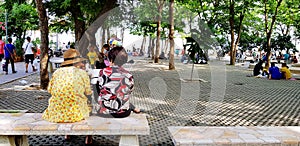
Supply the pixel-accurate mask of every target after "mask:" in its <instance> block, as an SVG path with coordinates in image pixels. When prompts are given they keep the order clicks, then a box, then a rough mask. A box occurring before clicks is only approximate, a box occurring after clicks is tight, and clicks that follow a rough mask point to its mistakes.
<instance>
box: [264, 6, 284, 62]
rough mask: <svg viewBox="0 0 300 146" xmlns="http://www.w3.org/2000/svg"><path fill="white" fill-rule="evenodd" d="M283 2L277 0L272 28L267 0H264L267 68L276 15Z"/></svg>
mask: <svg viewBox="0 0 300 146" xmlns="http://www.w3.org/2000/svg"><path fill="white" fill-rule="evenodd" d="M281 2H282V0H278V1H277V6H276V9H275V13H274V15H273V16H272V22H271V25H270V28H268V17H267V0H264V5H265V10H264V13H265V32H266V35H267V50H266V52H267V54H266V57H267V63H266V65H265V67H266V68H269V67H270V59H271V37H272V31H273V27H274V24H275V21H276V16H277V13H278V8H279V6H280V5H281Z"/></svg>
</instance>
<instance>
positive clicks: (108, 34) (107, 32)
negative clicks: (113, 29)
mask: <svg viewBox="0 0 300 146" xmlns="http://www.w3.org/2000/svg"><path fill="white" fill-rule="evenodd" d="M106 36H107V44H109V39H110V31H109V26H107V28H106Z"/></svg>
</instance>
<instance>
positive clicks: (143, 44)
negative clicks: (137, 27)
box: [140, 36, 146, 52]
mask: <svg viewBox="0 0 300 146" xmlns="http://www.w3.org/2000/svg"><path fill="white" fill-rule="evenodd" d="M145 43H146V36H143V41H142V45H141V48H140V52H141V51H143V52H144V50H143V49H144V46H145Z"/></svg>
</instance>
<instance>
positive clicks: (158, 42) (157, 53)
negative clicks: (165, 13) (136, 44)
mask: <svg viewBox="0 0 300 146" xmlns="http://www.w3.org/2000/svg"><path fill="white" fill-rule="evenodd" d="M156 4H157V7H158V18H157V32H156V37H157V38H156V51H155V57H154V63H158V60H159V53H160V30H161V13H162V9H163V4H164V1H161V0H156Z"/></svg>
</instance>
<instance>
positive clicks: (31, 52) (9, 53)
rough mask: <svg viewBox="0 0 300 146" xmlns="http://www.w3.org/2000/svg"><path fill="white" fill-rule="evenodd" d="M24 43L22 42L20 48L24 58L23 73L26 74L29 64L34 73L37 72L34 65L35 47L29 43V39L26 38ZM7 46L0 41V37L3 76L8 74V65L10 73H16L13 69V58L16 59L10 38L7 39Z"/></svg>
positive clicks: (0, 60)
mask: <svg viewBox="0 0 300 146" xmlns="http://www.w3.org/2000/svg"><path fill="white" fill-rule="evenodd" d="M26 40H27V41H26V42H24V44H23V46H22V48H23V53H24V58H25V73H28V65H29V62H30V63H31V66H32V70H33V71H34V72H35V71H37V67H35V65H34V63H33V62H34V59H35V53H36V51H35V47H34V45H33V44H32V43H31V38H30V37H27V38H26ZM7 42H8V43H7V44H5V42H4V41H3V40H2V37H1V36H0V62H3V66H2V70H3V71H4V72H5V74H6V75H7V74H8V64H9V63H10V64H11V70H12V73H13V74H15V73H17V71H16V69H15V58H16V47H15V46H14V45H13V44H12V38H8V39H7Z"/></svg>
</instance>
